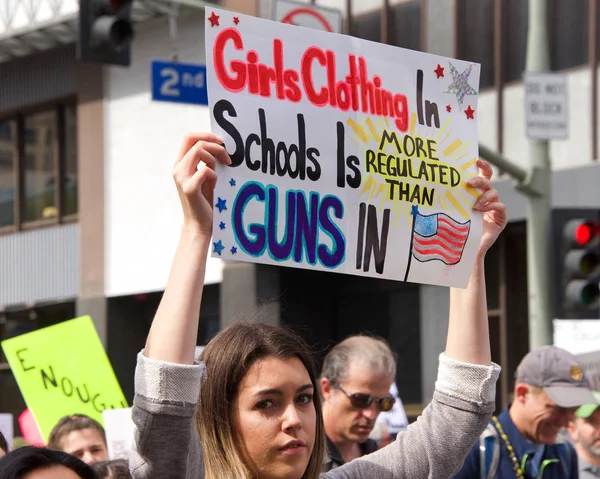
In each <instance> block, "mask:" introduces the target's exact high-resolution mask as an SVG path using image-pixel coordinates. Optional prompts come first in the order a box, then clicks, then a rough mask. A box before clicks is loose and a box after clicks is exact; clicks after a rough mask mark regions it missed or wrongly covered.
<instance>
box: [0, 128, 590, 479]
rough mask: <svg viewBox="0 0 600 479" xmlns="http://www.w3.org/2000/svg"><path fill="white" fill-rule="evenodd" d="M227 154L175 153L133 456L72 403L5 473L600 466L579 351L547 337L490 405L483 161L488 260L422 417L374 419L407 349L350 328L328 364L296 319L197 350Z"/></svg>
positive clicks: (585, 472)
mask: <svg viewBox="0 0 600 479" xmlns="http://www.w3.org/2000/svg"><path fill="white" fill-rule="evenodd" d="M230 161H231V160H230V158H229V156H228V154H227V152H226V150H225V148H224V145H223V140H222V139H220V138H218V137H216V136H215V135H212V134H209V133H201V134H192V135H188V136H187V137H186V138H185V140H184V143H183V145H182V148H181V152H180V154H179V157H178V159H177V162H176V165H175V168H174V179H175V183H176V187H177V191H178V193H179V197H180V200H181V206H182V211H183V218H184V221H183V227H182V231H181V237H180V242H179V245H178V247H177V250H176V253H175V257H174V260H173V265H172V269H171V273H170V276H169V278H168V282H167V287H166V290H165V293H164V295H163V298H162V301H161V303H160V305H159V308H158V310H157V312H156V315H155V318H154V321H153V323H152V326H151V328H150V331H149V334H148V338H147V341H146V345H145V347H144V349H143V350H142V351H141V352H140V353H139V354H138V357H137V366H136V372H135V397H134V403H133V408H132V418H133V421H134V424H135V434H134V438H133V443H132V449H131V451H130V455H129V457H128V458H123V459H119V460H112V461H111V460H109V458H108V452H107V451H108V449H107V445H106V438H105V434H104V430H103V428H102V426H101V425H100V424H99V423H97V422H96V421H94V420H93V419H91V418H89V417H87V416H83V415H74V416H68V417H65V418H63V419H61V420H60V421H59V423H58V424H57V425H56V427H55V428H54V430H53V431H52V433H51V434H50V437H49V441H48V446H47V447H43V448H42V447H30V446H28V447H22V448H18V449H15V450H14V451H8V447H7V445H6V443H5V442H4V443H3V442H1V441H0V448H1V449H3V454H5V455H4V457H3V458H2V459H0V478H1V479H4V478H6V479H17V478H20V479H54V478H65V479H76V478H82V479H87V478H109V477H110V478H126V477H133V478H139V479H145V478H181V479H185V478H190V479H199V478H207V479H230V478H232V479H317V478H323V479H351V478H352V479H361V478H365V479H367V478H368V479H375V478H377V479H392V478H394V479H396V478H400V479H401V478H407V479H408V478H410V479H416V478H433V479H441V478H451V477H456V478H458V479H465V478H470V479H476V478H477V479H479V478H499V479H504V478H511V479H512V478H515V477H516V478H529V479H531V478H542V479H553V478H568V479H576V478H578V477H581V478H584V479H585V478H591V477H600V472H599V471H600V408H599V405H600V398H599V397H596V396H594V395H593V394H592V392H591V390H590V387H589V383H588V381H587V379H586V376H585V374H584V373H583V371H582V369H581V366H580V365H579V364H578V363H577V360H576V358H575V357H574V356H573V355H571V354H570V353H568V352H567V351H564V350H562V349H559V348H556V347H552V346H548V347H543V348H539V349H536V350H533V351H531V352H530V353H529V354H528V355H527V356H526V357H525V358H523V360H522V361H521V363H520V365H519V367H518V368H517V371H516V374H515V387H514V395H513V396H514V397H513V399H512V402H511V404H510V406H508V407H507V408H506V409H505V410H504V411H502V413H501V414H499V415H498V416H497V417H496V416H493V411H494V410H495V408H496V398H495V394H496V382H497V379H498V377H499V374H500V368H499V367H498V365H496V364H494V363H493V362H492V359H491V351H490V341H489V329H488V316H487V304H486V287H485V274H484V259H485V256H486V252H487V251H488V250H489V248H490V247H491V246H492V245H493V244H494V242H495V241H496V239H497V238H498V236H499V235H500V233H501V232H502V231H503V229H504V227H505V226H506V223H507V216H506V211H505V206H504V204H503V203H502V202H501V201H500V198H499V196H498V192H497V191H496V190H495V189H494V188H493V186H492V183H491V176H492V169H491V167H490V166H489V165H488V164H487V163H486V162H484V161H478V162H477V165H478V167H479V169H480V175H479V176H478V177H475V178H472V179H470V180H469V185H470V186H472V187H473V188H476V189H477V190H478V191H479V192H480V196H479V199H478V200H477V202H476V203H475V206H474V209H475V210H478V211H480V212H481V213H482V218H483V231H482V236H481V242H480V245H479V250H478V253H477V258H476V260H475V264H474V268H473V271H472V274H471V277H470V280H469V283H468V286H467V288H466V289H454V288H451V290H450V307H449V318H448V333H447V342H446V348H445V351H444V352H443V353H441V354H440V356H439V370H438V379H437V382H436V384H435V392H434V395H433V399H432V401H431V402H430V404H428V405H427V407H425V409H424V410H423V412H422V414H421V415H420V417H419V419H418V420H417V421H416V422H414V423H412V424H410V425H408V427H406V426H405V425H402V426H401V427H399V429H398V430H396V431H393V432H392V433H391V434H390V431H389V430H388V431H387V435H385V434H384V432H385V430H386V429H387V426H386V425H385V423H384V422H381V421H380V422H379V424H380V426H377V427H376V425H377V424H378V422H377V419H378V416H379V415H380V414H387V413H390V412H391V411H392V410H393V408H394V407H396V406H397V405H398V398H397V397H396V395H395V394H393V393H392V392H393V391H394V389H395V379H396V375H397V372H396V357H395V355H394V353H393V352H392V350H391V349H390V347H389V345H388V344H387V342H386V341H385V340H383V339H381V338H376V337H373V336H369V335H356V336H352V337H349V338H347V339H345V340H344V341H342V342H341V343H339V344H337V345H335V346H334V347H333V348H332V349H331V350H330V351H329V352H328V354H327V355H326V357H325V358H324V361H323V366H322V370H321V372H320V374H318V373H317V371H316V369H315V362H314V355H313V353H312V351H311V349H310V347H309V346H308V345H307V344H306V343H305V342H304V341H303V339H301V338H300V337H299V336H298V335H297V334H296V333H294V332H293V331H292V330H290V329H289V328H285V327H278V326H272V325H268V324H264V323H244V322H236V323H235V324H232V325H231V326H229V327H227V328H225V329H223V330H221V331H220V332H219V333H218V334H217V335H216V336H215V337H214V338H213V339H212V340H211V341H210V342H209V343H208V345H207V346H206V347H205V348H204V349H203V350H202V353H201V355H200V357H199V358H196V354H195V351H196V338H197V333H198V327H199V317H200V314H199V313H200V304H201V299H202V291H203V286H204V273H205V267H206V261H207V258H208V251H209V247H210V244H211V234H212V210H213V204H214V198H213V190H214V186H215V184H216V181H217V174H216V172H215V166H216V164H217V163H218V162H220V163H222V164H225V165H227V164H229V163H230ZM398 314H401V312H399V313H398ZM440 320H442V318H440ZM396 390H397V389H396ZM41 472H43V474H44V475H42V474H41ZM36 474H37V475H36Z"/></svg>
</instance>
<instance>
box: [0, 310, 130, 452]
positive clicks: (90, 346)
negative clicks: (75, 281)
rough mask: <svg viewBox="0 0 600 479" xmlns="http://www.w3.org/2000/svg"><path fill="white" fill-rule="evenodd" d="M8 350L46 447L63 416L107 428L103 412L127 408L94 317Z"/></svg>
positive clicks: (9, 344)
mask: <svg viewBox="0 0 600 479" xmlns="http://www.w3.org/2000/svg"><path fill="white" fill-rule="evenodd" d="M2 349H3V350H4V354H5V355H6V359H7V360H8V363H9V364H10V368H11V370H12V372H13V374H14V376H15V379H16V380H17V383H18V385H19V389H20V390H21V394H22V395H23V398H24V399H25V402H26V403H27V407H28V408H29V409H30V410H31V411H32V412H33V414H34V416H35V419H36V421H37V423H38V426H39V429H40V431H41V433H42V436H43V438H44V440H45V441H47V440H48V435H49V434H50V431H51V430H52V428H53V427H54V426H55V425H56V423H57V422H58V420H59V419H60V418H61V417H63V416H67V415H71V414H85V415H87V416H90V417H92V418H94V419H96V420H97V421H98V422H100V423H101V424H102V411H103V410H105V409H115V408H126V407H127V401H126V400H125V396H123V392H122V391H121V387H120V386H119V383H118V382H117V378H116V377H115V373H114V371H113V369H112V366H111V364H110V362H109V360H108V357H107V356H106V353H105V351H104V348H103V346H102V343H101V342H100V338H99V337H98V334H97V333H96V329H95V328H94V324H93V323H92V318H90V317H89V316H83V317H81V318H76V319H72V320H70V321H65V322H63V323H60V324H57V325H55V326H50V327H48V328H44V329H40V330H38V331H34V332H32V333H28V334H23V335H21V336H17V337H16V338H12V339H8V340H6V341H3V342H2Z"/></svg>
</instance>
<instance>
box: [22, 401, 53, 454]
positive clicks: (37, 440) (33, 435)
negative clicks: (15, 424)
mask: <svg viewBox="0 0 600 479" xmlns="http://www.w3.org/2000/svg"><path fill="white" fill-rule="evenodd" d="M19 428H21V434H22V435H23V439H24V440H25V441H26V442H27V443H28V444H31V445H32V446H37V447H42V446H45V445H46V441H45V440H44V438H43V437H42V433H41V431H40V427H39V426H38V423H37V421H36V420H35V416H34V415H33V412H32V411H31V409H29V408H27V409H25V411H23V412H22V413H21V414H19Z"/></svg>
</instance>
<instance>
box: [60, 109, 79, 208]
mask: <svg viewBox="0 0 600 479" xmlns="http://www.w3.org/2000/svg"><path fill="white" fill-rule="evenodd" d="M64 123H65V127H64V136H65V138H64V142H65V143H64V144H65V148H64V152H65V168H64V176H63V178H62V181H63V191H64V196H63V199H64V214H65V215H67V216H69V215H74V214H75V213H77V185H78V181H77V180H78V175H77V116H76V110H75V105H69V106H67V107H66V108H65V114H64Z"/></svg>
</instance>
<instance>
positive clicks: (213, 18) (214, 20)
mask: <svg viewBox="0 0 600 479" xmlns="http://www.w3.org/2000/svg"><path fill="white" fill-rule="evenodd" d="M208 21H209V22H210V27H211V28H212V27H214V26H217V27H218V26H219V15H217V14H216V13H215V12H212V13H211V14H210V17H208Z"/></svg>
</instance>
